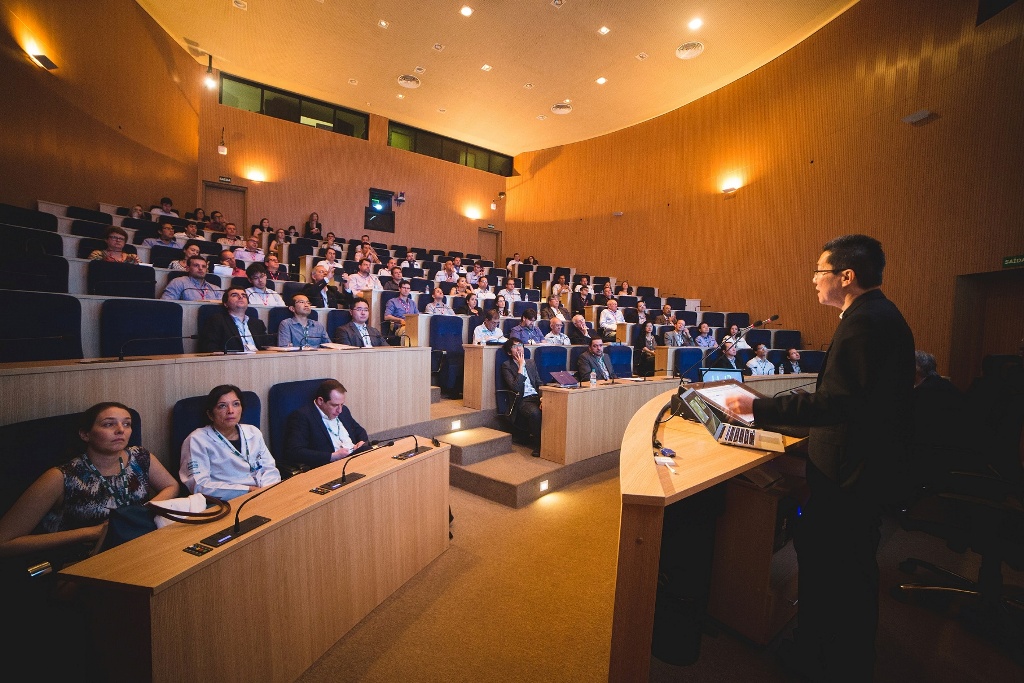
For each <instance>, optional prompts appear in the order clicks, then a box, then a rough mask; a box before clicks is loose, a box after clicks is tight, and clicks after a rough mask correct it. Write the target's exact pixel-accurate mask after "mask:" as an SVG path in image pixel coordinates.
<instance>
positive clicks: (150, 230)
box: [121, 221, 160, 245]
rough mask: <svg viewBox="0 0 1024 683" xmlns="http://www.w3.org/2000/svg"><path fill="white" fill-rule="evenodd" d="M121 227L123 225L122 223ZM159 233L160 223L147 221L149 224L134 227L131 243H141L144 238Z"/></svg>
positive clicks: (155, 235)
mask: <svg viewBox="0 0 1024 683" xmlns="http://www.w3.org/2000/svg"><path fill="white" fill-rule="evenodd" d="M121 227H124V226H123V225H122V226H121ZM159 235H160V225H159V224H158V223H154V222H152V221H149V225H147V226H145V227H141V228H135V237H133V238H132V244H136V245H138V244H142V243H143V242H145V241H146V239H148V238H150V237H157V236H159Z"/></svg>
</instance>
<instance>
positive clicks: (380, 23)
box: [377, 19, 391, 28]
mask: <svg viewBox="0 0 1024 683" xmlns="http://www.w3.org/2000/svg"><path fill="white" fill-rule="evenodd" d="M377 26H380V27H381V28H387V27H388V26H391V22H390V21H384V20H383V19H381V20H380V21H378V22H377Z"/></svg>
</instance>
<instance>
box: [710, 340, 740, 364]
mask: <svg viewBox="0 0 1024 683" xmlns="http://www.w3.org/2000/svg"><path fill="white" fill-rule="evenodd" d="M736 352H737V349H736V345H735V344H733V343H732V342H723V343H722V351H721V353H719V354H718V360H716V361H715V363H714V365H712V366H711V367H714V368H726V369H728V370H744V369H745V368H744V367H743V364H742V363H740V362H739V361H738V360H736Z"/></svg>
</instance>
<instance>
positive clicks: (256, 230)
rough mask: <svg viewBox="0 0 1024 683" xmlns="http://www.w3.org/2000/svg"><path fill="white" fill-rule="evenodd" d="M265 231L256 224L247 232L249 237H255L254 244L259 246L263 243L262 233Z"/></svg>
mask: <svg viewBox="0 0 1024 683" xmlns="http://www.w3.org/2000/svg"><path fill="white" fill-rule="evenodd" d="M264 232H266V231H265V230H264V229H263V228H261V227H260V226H258V225H254V226H252V232H251V233H250V234H249V237H250V238H253V237H255V238H256V246H257V247H259V246H260V245H261V244H263V233H264Z"/></svg>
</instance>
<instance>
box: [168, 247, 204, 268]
mask: <svg viewBox="0 0 1024 683" xmlns="http://www.w3.org/2000/svg"><path fill="white" fill-rule="evenodd" d="M181 253H182V254H184V257H183V258H180V259H178V260H177V261H171V262H170V263H169V264H168V266H167V267H168V268H169V269H170V270H180V271H183V272H187V271H188V257H189V256H199V243H198V242H196V241H195V240H189V241H188V242H186V243H185V248H184V249H182V250H181Z"/></svg>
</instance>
